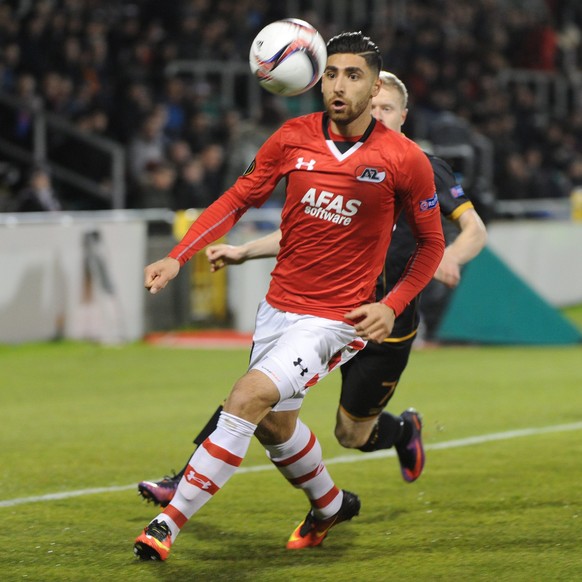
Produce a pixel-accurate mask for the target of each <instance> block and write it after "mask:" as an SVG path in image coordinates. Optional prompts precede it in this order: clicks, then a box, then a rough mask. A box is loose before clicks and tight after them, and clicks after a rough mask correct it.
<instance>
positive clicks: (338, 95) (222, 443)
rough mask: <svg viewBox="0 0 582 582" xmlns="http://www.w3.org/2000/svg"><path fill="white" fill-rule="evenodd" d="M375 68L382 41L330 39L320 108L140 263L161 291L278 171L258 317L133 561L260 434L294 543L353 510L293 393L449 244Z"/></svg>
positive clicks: (351, 350)
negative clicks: (244, 352) (405, 240)
mask: <svg viewBox="0 0 582 582" xmlns="http://www.w3.org/2000/svg"><path fill="white" fill-rule="evenodd" d="M381 68H382V59H381V57H380V53H379V50H378V47H377V46H376V45H375V44H374V43H373V42H372V41H371V40H370V39H369V38H367V37H364V36H363V35H362V34H361V33H343V34H341V35H338V36H337V37H334V38H332V39H331V40H330V41H329V43H328V60H327V66H326V69H325V72H324V75H323V78H322V93H323V99H324V106H325V113H315V114H311V115H306V116H302V117H299V118H296V119H292V120H290V121H288V122H286V123H285V124H283V126H282V127H281V128H280V129H279V130H277V131H276V132H275V133H274V134H273V135H272V136H271V137H270V138H269V139H268V140H267V141H266V142H265V144H264V145H263V146H262V147H261V148H260V150H259V151H258V153H257V156H256V158H255V161H254V162H253V163H252V164H251V166H250V167H249V168H248V169H247V171H246V172H245V174H244V175H243V176H241V178H239V179H238V180H237V181H236V183H235V184H234V185H233V186H232V187H231V188H230V189H229V190H227V191H226V192H225V193H224V194H223V195H222V196H221V197H220V198H219V199H218V200H217V201H216V202H214V203H213V204H212V205H211V206H209V207H208V208H207V209H206V210H205V211H204V212H203V213H202V214H201V215H200V217H199V218H198V219H197V220H196V222H194V224H193V225H192V226H191V228H190V229H189V231H188V232H187V233H186V235H185V236H184V238H183V239H182V240H181V241H180V242H179V243H178V244H177V245H176V247H175V248H174V249H173V250H172V251H171V252H170V254H169V256H168V257H165V258H164V259H161V260H160V261H157V262H155V263H153V264H151V265H149V266H147V267H146V269H145V286H146V288H147V289H149V290H150V292H151V293H157V292H159V291H161V290H162V289H163V288H164V287H165V286H166V285H167V284H168V282H169V281H170V280H172V279H173V278H174V277H176V276H177V275H178V273H179V270H180V267H181V266H182V265H183V264H185V263H186V261H188V260H189V259H190V258H191V257H192V256H193V255H194V254H195V253H197V252H198V251H200V250H201V249H202V248H204V247H205V246H206V245H207V244H209V243H211V242H213V241H215V240H216V239H218V238H219V237H220V236H222V235H223V234H225V233H226V232H228V231H229V230H230V228H231V227H232V226H233V225H234V224H235V223H236V221H237V220H238V219H239V218H240V217H241V216H242V214H243V213H244V212H245V211H246V210H247V209H248V208H249V207H251V206H260V205H261V204H263V203H264V202H265V201H266V200H267V199H268V197H269V195H270V194H271V192H272V191H273V188H274V187H275V185H276V184H277V183H278V182H279V180H281V179H285V180H286V198H285V204H284V207H283V210H282V215H281V217H282V220H281V241H280V250H279V253H278V255H277V264H276V266H275V268H274V270H273V273H272V277H271V283H270V286H269V290H268V292H267V295H266V297H265V300H264V301H263V302H262V303H261V306H260V308H259V311H258V314H257V320H256V327H255V333H254V336H253V349H252V352H251V361H250V365H249V369H248V371H247V372H246V373H245V374H244V375H243V376H242V378H240V379H239V380H238V381H237V382H236V383H235V385H234V387H233V388H232V390H231V392H230V394H229V395H228V397H227V399H226V402H225V405H224V409H223V411H222V412H221V414H220V417H219V419H218V423H217V428H216V429H215V430H214V431H213V432H212V434H210V436H208V437H207V438H206V439H205V440H204V442H203V443H202V444H201V446H200V447H198V448H197V450H196V452H195V453H194V455H193V456H192V458H191V459H190V462H189V464H188V467H187V469H186V472H185V473H184V476H183V477H182V479H181V480H180V483H179V485H178V488H177V490H176V493H175V495H174V497H173V499H172V501H171V502H170V504H169V505H168V506H167V507H166V508H165V509H164V510H163V512H162V513H160V514H159V515H158V516H157V517H156V518H155V519H154V520H153V521H152V522H150V524H148V525H147V526H146V528H145V529H144V531H143V533H142V534H141V535H140V536H139V537H138V538H137V539H136V541H135V544H134V552H135V554H136V555H137V556H138V557H140V558H142V559H162V560H163V559H166V558H167V557H168V555H169V552H170V547H171V545H172V543H173V542H174V541H175V539H176V537H177V536H178V534H179V532H180V530H181V528H182V527H183V526H184V525H185V524H186V523H187V521H188V520H189V519H190V517H192V515H194V514H195V513H196V512H197V511H198V510H199V509H200V508H201V507H202V506H203V505H204V504H205V503H206V502H207V501H209V500H210V499H211V498H212V497H213V495H214V494H215V493H216V492H217V491H219V490H220V489H221V488H222V487H223V486H224V485H225V484H226V482H227V481H228V479H229V478H230V477H231V476H232V475H233V474H234V472H235V471H236V468H237V467H238V466H239V465H240V464H241V462H242V460H243V458H244V456H245V454H246V452H247V449H248V446H249V443H250V440H251V438H252V436H253V434H255V433H256V435H257V437H258V439H259V440H260V441H261V443H262V444H263V446H264V447H265V449H266V451H267V454H268V456H269V457H270V459H271V461H272V462H273V463H274V464H275V466H277V468H278V469H279V470H280V472H281V473H282V474H283V475H284V477H285V478H286V479H287V480H288V481H289V482H290V483H291V484H292V485H293V486H294V487H297V488H300V489H302V490H303V491H304V492H305V494H306V496H307V498H308V499H309V502H310V505H311V509H310V511H309V513H308V514H307V517H306V518H305V520H304V521H303V523H302V524H301V525H300V526H299V527H298V528H297V529H296V530H295V531H294V532H293V533H292V535H291V538H290V540H289V542H288V544H287V547H288V548H289V549H298V548H303V547H310V546H315V545H318V544H320V543H321V541H322V540H323V539H324V538H325V536H326V535H327V533H328V531H329V529H330V528H331V527H333V526H334V525H336V524H338V523H340V522H341V521H346V520H349V519H351V518H352V517H354V516H355V515H357V514H358V512H359V508H360V501H359V499H358V497H357V496H356V495H354V494H352V493H350V492H347V491H342V490H341V489H339V488H338V487H337V486H336V485H335V484H334V482H333V480H332V479H331V476H330V475H329V473H328V471H327V469H326V467H325V465H324V464H323V461H322V453H321V447H320V445H319V443H318V441H317V438H316V437H315V435H314V434H313V433H312V432H311V431H310V430H309V428H308V427H307V426H306V425H304V424H303V423H302V422H301V420H300V419H299V410H300V407H301V403H302V400H303V398H304V396H305V394H306V392H307V390H308V389H309V388H310V387H311V386H314V385H315V384H316V383H317V382H318V381H319V380H320V379H321V378H323V377H324V376H325V375H327V374H328V373H329V372H330V371H331V370H333V369H334V368H336V367H337V366H339V365H341V364H342V363H344V362H346V361H348V360H349V359H350V358H351V357H352V356H353V355H354V354H355V353H357V352H358V351H359V350H361V349H362V348H363V347H364V346H365V345H366V342H368V341H373V342H381V341H383V340H384V339H385V338H386V337H387V336H389V335H390V333H391V331H392V327H393V325H394V320H395V318H396V317H397V316H398V315H399V314H400V313H401V312H402V311H403V310H404V309H405V308H406V306H407V305H408V304H409V303H410V301H412V300H413V299H414V297H415V296H416V295H417V294H418V293H419V292H420V291H421V290H422V289H423V287H424V286H425V285H426V284H427V283H428V281H429V280H430V279H431V277H432V276H433V274H434V272H435V270H436V268H437V267H438V265H439V263H440V260H441V258H442V255H443V250H444V239H443V233H442V227H441V222H440V212H439V203H438V198H437V195H436V192H435V185H434V178H433V172H432V168H431V165H430V163H429V162H428V159H427V158H426V156H425V155H424V153H423V152H422V151H421V150H420V148H418V146H416V144H414V143H413V142H412V141H411V140H409V139H407V138H406V137H404V136H402V135H401V134H399V133H396V132H393V131H390V130H388V129H387V128H385V127H384V126H383V125H382V124H380V123H377V122H376V120H375V119H374V118H373V117H372V115H371V102H372V98H373V97H374V96H375V95H377V94H378V91H379V90H380V85H381V83H380V80H379V73H380V70H381ZM401 212H405V214H406V216H407V218H408V221H409V223H410V225H411V228H412V231H413V233H414V236H415V239H416V241H417V245H416V250H415V252H414V254H413V256H412V257H411V259H410V261H409V263H408V265H407V268H406V270H405V271H404V273H403V275H402V277H401V278H400V280H399V281H398V283H397V284H396V285H395V286H394V288H393V289H392V290H391V291H390V292H389V293H388V294H387V295H386V296H385V297H383V298H382V299H381V300H380V301H374V290H375V285H376V279H377V277H378V276H379V275H380V273H381V271H382V269H383V266H384V258H385V256H386V251H387V249H388V245H389V243H390V238H391V235H392V229H393V227H394V224H395V221H396V219H397V218H398V216H399V215H400V213H401Z"/></svg>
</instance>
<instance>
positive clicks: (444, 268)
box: [434, 249, 461, 289]
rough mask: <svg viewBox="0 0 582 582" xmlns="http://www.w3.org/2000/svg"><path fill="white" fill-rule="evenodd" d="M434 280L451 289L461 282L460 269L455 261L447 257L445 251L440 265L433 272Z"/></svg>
mask: <svg viewBox="0 0 582 582" xmlns="http://www.w3.org/2000/svg"><path fill="white" fill-rule="evenodd" d="M434 278H435V279H436V280H437V281H440V282H441V283H444V284H445V285H446V286H447V287H450V288H451V289H452V288H453V287H456V286H457V285H458V284H459V282H460V281H461V267H460V266H459V263H457V261H455V260H454V259H453V258H452V257H450V256H448V255H447V251H446V249H445V254H444V255H443V258H442V260H441V263H440V265H439V266H438V268H437V270H436V271H435V274H434Z"/></svg>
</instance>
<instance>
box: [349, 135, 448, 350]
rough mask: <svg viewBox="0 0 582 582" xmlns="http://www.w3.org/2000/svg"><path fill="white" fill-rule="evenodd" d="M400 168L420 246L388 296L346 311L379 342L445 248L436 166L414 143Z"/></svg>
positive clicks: (364, 333)
mask: <svg viewBox="0 0 582 582" xmlns="http://www.w3.org/2000/svg"><path fill="white" fill-rule="evenodd" d="M399 170H400V171H401V174H399V180H398V182H399V183H398V189H399V190H400V191H401V193H402V203H403V206H404V209H405V212H406V215H407V220H408V222H409V224H410V226H411V228H412V231H413V233H414V236H415V238H416V243H417V244H416V250H415V251H414V253H413V255H412V257H411V258H410V261H409V262H408V265H407V266H406V269H405V270H404V273H403V274H402V276H401V277H400V279H399V280H398V282H397V283H396V285H395V286H394V287H393V289H392V290H391V291H390V293H388V295H386V297H384V298H383V299H382V300H381V301H379V302H377V303H369V304H366V305H362V306H360V307H358V308H356V309H354V310H352V311H350V312H349V313H347V314H346V315H345V317H346V319H350V320H352V321H355V322H356V323H355V324H354V327H355V329H356V331H357V332H358V334H359V335H360V336H361V337H362V338H363V339H367V340H370V341H373V342H376V343H380V342H382V341H383V340H384V339H386V338H387V337H388V336H389V335H390V333H391V332H392V329H393V327H394V320H395V319H396V317H398V315H400V314H401V313H402V312H403V311H404V309H405V308H406V306H407V305H408V304H409V303H410V302H411V301H412V300H413V299H414V297H416V296H417V295H418V294H419V293H420V292H421V291H422V290H423V289H424V287H425V286H426V285H427V284H428V282H429V281H430V280H431V278H432V277H433V275H434V273H435V271H436V269H437V267H438V265H439V263H440V261H441V259H442V257H443V252H444V248H445V239H444V235H443V228H442V224H441V218H440V207H439V204H438V197H437V195H436V188H435V184H434V175H433V171H432V167H431V165H430V163H429V161H428V159H427V158H426V156H425V155H424V153H422V151H421V150H420V148H418V146H416V145H415V144H412V146H411V148H410V150H409V152H408V155H407V156H406V159H405V160H404V161H403V163H402V165H401V167H400V168H399Z"/></svg>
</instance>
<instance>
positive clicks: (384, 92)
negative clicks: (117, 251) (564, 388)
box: [138, 71, 487, 506]
mask: <svg viewBox="0 0 582 582" xmlns="http://www.w3.org/2000/svg"><path fill="white" fill-rule="evenodd" d="M380 79H381V81H382V89H381V90H380V92H379V94H378V95H377V96H376V97H374V98H373V99H372V114H373V115H374V117H376V118H377V119H378V120H379V121H380V122H381V123H383V124H384V125H385V126H386V127H389V128H390V129H392V130H394V131H397V132H400V130H401V127H402V125H403V123H404V121H405V119H406V114H407V111H408V110H407V102H408V92H407V90H406V87H405V85H404V84H403V83H402V81H401V80H400V79H398V78H397V77H396V76H395V75H393V74H391V73H387V72H385V71H383V72H381V74H380ZM427 155H428V154H427ZM428 157H429V160H430V162H431V165H432V167H433V171H434V176H435V185H436V188H437V194H438V199H439V203H440V208H441V214H442V215H443V216H444V217H446V218H447V219H448V220H451V221H453V222H454V223H456V224H457V226H458V227H459V230H460V233H459V235H458V237H457V238H456V239H455V241H454V242H453V243H451V244H450V245H449V246H447V248H446V249H445V254H444V256H443V259H442V261H441V263H440V265H439V267H438V269H437V271H436V273H435V279H437V280H439V281H441V282H442V283H444V284H446V285H448V286H450V287H455V286H456V285H458V283H459V281H460V274H461V267H462V265H464V264H465V263H467V262H468V261H470V260H471V259H473V258H474V257H475V256H477V254H478V253H479V252H480V251H481V249H482V248H483V247H484V245H485V242H486V238H487V234H486V230H485V226H484V224H483V222H482V221H481V219H480V218H479V215H478V214H477V213H476V211H475V209H474V207H473V204H472V203H471V201H470V200H469V198H468V197H467V196H466V195H465V193H464V192H463V189H462V187H461V185H459V184H457V182H456V180H455V177H454V175H453V172H452V170H451V168H450V167H449V165H448V164H447V163H446V162H444V161H443V160H441V159H440V158H438V157H436V156H431V155H428ZM280 236H281V233H280V231H276V232H274V233H271V234H269V235H267V236H265V237H263V238H260V239H257V240H254V241H250V242H248V243H246V244H243V245H240V246H231V245H224V244H221V245H215V246H211V247H209V248H208V249H207V251H206V254H207V256H208V259H209V261H210V263H211V269H212V270H213V271H216V270H218V269H220V268H222V267H224V266H226V265H227V264H241V263H243V262H245V261H247V260H252V259H258V258H263V257H269V256H275V255H276V254H277V252H278V250H279V240H280ZM414 246H415V239H414V236H413V234H412V231H411V230H410V227H409V226H408V223H407V222H406V218H405V217H404V216H403V215H402V216H401V217H400V219H399V221H398V223H397V225H396V229H395V231H394V234H393V237H392V242H391V245H390V248H389V251H388V254H387V257H386V263H385V269H384V273H383V274H382V276H381V277H380V278H379V279H378V282H377V287H376V297H377V298H380V297H384V296H385V295H386V293H388V291H389V290H390V289H391V288H392V287H393V286H394V285H395V284H396V282H397V281H398V279H399V278H400V276H401V275H402V272H403V271H404V270H405V269H406V265H407V263H408V260H409V259H410V256H411V254H412V252H413V250H414ZM420 301H421V297H420V296H417V297H416V298H415V299H414V300H413V301H412V302H411V303H410V304H409V305H408V307H407V308H406V309H405V311H404V312H403V313H402V314H401V315H400V316H399V317H397V318H396V321H395V324H394V328H393V331H392V334H391V335H390V337H388V338H387V339H385V340H384V341H383V342H382V343H381V344H377V343H373V342H368V344H367V346H366V347H365V348H364V349H363V350H362V351H361V352H359V353H358V355H357V356H355V357H354V358H352V359H351V360H350V361H348V362H346V363H345V364H344V365H342V366H341V374H342V387H341V396H340V402H339V407H338V411H337V420H336V428H335V435H336V438H337V440H338V442H339V443H340V444H341V445H342V446H344V447H346V448H355V449H359V450H361V451H363V452H370V451H376V450H380V449H389V448H391V447H395V449H396V452H397V454H398V460H399V463H400V470H401V473H402V477H403V479H404V480H405V481H407V482H409V483H410V482H413V481H416V479H418V477H420V475H421V473H422V470H423V467H424V461H425V455H424V449H423V445H422V439H421V431H422V424H421V417H420V415H419V414H418V413H417V412H416V411H415V410H414V409H408V410H406V411H404V412H403V413H402V414H401V415H399V416H396V415H393V414H391V413H389V412H386V411H385V410H384V409H385V408H386V406H387V404H388V402H389V401H390V399H391V398H392V396H393V395H394V391H395V389H396V386H397V385H398V382H399V380H400V377H401V376H402V373H403V372H404V370H405V368H406V365H407V363H408V359H409V356H410V351H411V348H412V344H413V341H414V339H415V337H416V333H417V329H418V326H419V319H420V316H419V309H418V307H419V302H420ZM219 412H220V408H219V410H217V412H216V413H215V415H214V416H213V417H212V418H211V419H210V421H209V422H208V424H207V426H206V427H204V429H203V430H202V432H201V433H200V434H199V435H198V437H197V438H196V439H195V440H194V442H195V443H196V444H200V443H201V442H202V441H203V440H204V438H205V437H206V436H207V434H208V433H209V432H211V431H212V430H213V429H214V426H215V423H216V419H217V418H218V414H219ZM181 475H182V471H181V472H180V473H178V475H176V476H175V477H166V478H164V479H162V480H161V481H157V482H155V481H142V482H141V483H139V485H138V490H139V492H140V494H141V495H142V496H143V497H144V498H145V499H148V500H151V501H153V502H154V503H156V504H160V505H162V506H165V505H167V504H168V503H169V501H170V500H171V499H172V497H173V495H174V491H175V489H176V486H177V483H178V481H179V479H180V477H181Z"/></svg>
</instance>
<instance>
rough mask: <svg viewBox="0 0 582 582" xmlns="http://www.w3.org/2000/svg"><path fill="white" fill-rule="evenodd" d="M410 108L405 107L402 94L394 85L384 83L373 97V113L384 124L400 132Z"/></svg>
mask: <svg viewBox="0 0 582 582" xmlns="http://www.w3.org/2000/svg"><path fill="white" fill-rule="evenodd" d="M407 113H408V109H406V108H405V107H404V104H403V102H402V95H401V94H400V93H399V92H398V90H397V89H395V88H394V87H386V86H384V85H382V88H381V89H380V92H379V93H378V95H376V97H374V98H373V99H372V115H373V116H374V117H375V118H376V119H377V120H378V121H379V122H380V123H382V124H383V125H385V126H386V127H389V128H390V129H392V130H394V131H397V132H399V133H400V129H401V128H402V124H403V123H404V121H405V120H406V114H407Z"/></svg>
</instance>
